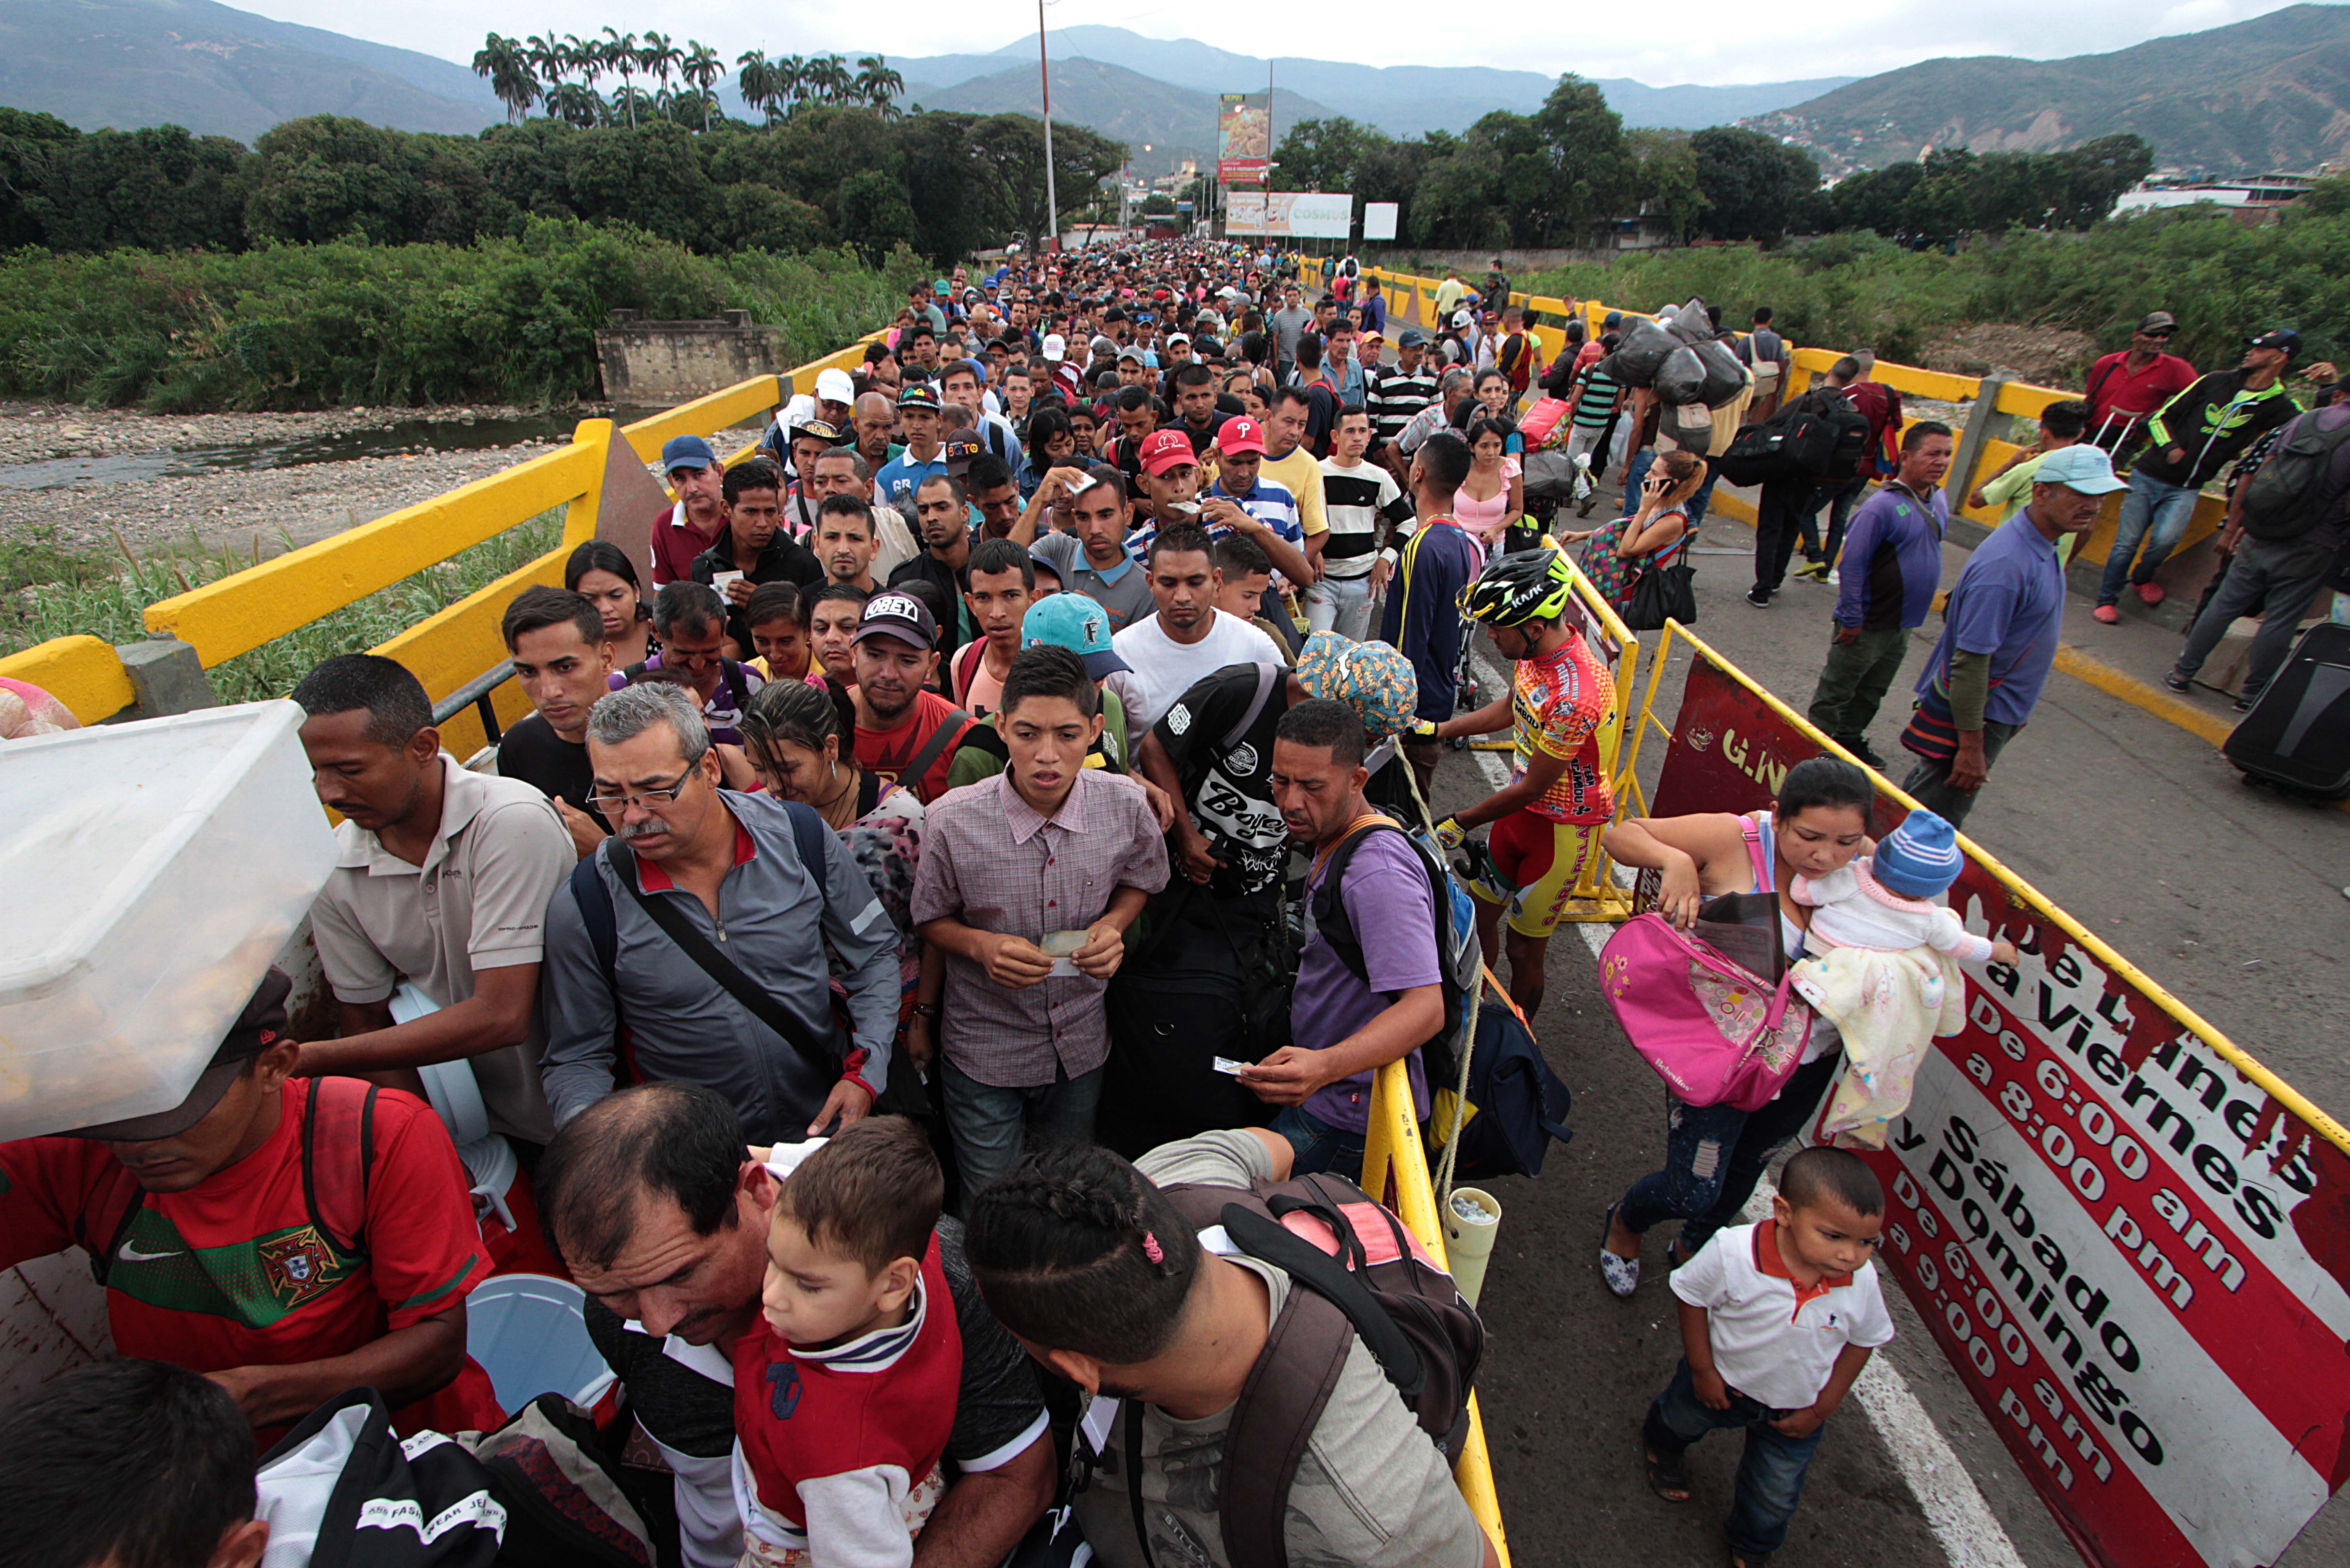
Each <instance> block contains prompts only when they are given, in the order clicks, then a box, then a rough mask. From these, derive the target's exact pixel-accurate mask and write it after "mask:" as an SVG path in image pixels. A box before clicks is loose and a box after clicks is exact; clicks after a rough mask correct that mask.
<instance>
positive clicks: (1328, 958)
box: [1240, 697, 1444, 1175]
mask: <svg viewBox="0 0 2350 1568" xmlns="http://www.w3.org/2000/svg"><path fill="white" fill-rule="evenodd" d="M1363 752H1364V737H1363V723H1362V721H1361V720H1360V719H1358V718H1357V717H1356V715H1355V711H1354V710H1353V709H1352V708H1349V707H1347V705H1346V704H1345V703H1342V702H1333V701H1328V700H1326V699H1324V698H1318V697H1317V698H1313V699H1310V700H1308V701H1304V702H1300V703H1297V704H1295V706H1294V707H1292V708H1291V709H1290V710H1289V711H1288V712H1286V713H1284V714H1283V715H1282V716H1281V722H1280V724H1279V725H1278V726H1276V727H1275V729H1274V742H1273V777H1272V783H1273V798H1274V804H1275V805H1278V806H1279V807H1280V808H1281V819H1282V821H1283V823H1284V825H1286V826H1287V827H1288V828H1289V831H1290V832H1291V833H1292V834H1293V835H1295V836H1296V837H1297V838H1299V839H1300V840H1302V841H1304V842H1305V843H1306V844H1308V845H1310V846H1312V847H1313V850H1314V870H1313V874H1312V876H1311V877H1309V878H1308V880H1307V884H1306V897H1307V898H1309V899H1311V898H1313V897H1314V896H1315V894H1316V893H1317V892H1319V891H1320V890H1321V887H1322V879H1323V877H1324V876H1325V875H1326V872H1327V871H1328V868H1329V867H1331V864H1332V861H1333V859H1334V852H1335V851H1336V850H1337V849H1338V847H1339V846H1341V845H1342V844H1344V843H1345V842H1346V841H1347V839H1349V838H1352V837H1355V836H1357V835H1358V834H1359V835H1361V837H1360V840H1359V842H1357V843H1356V844H1355V845H1354V846H1352V848H1351V850H1350V852H1349V853H1348V854H1347V856H1346V857H1345V860H1344V864H1345V872H1344V875H1343V877H1341V878H1340V882H1339V886H1338V890H1337V896H1338V901H1339V903H1340V904H1341V905H1342V906H1343V907H1344V909H1345V910H1346V914H1347V925H1348V926H1349V927H1350V928H1351V929H1352V930H1353V933H1354V937H1355V940H1357V942H1359V943H1360V944H1361V948H1360V951H1359V954H1358V955H1357V961H1358V962H1359V964H1360V968H1359V969H1357V967H1355V965H1354V964H1351V963H1349V962H1348V961H1347V959H1346V958H1344V957H1342V956H1340V954H1339V952H1338V950H1336V948H1334V947H1332V946H1331V944H1330V939H1329V937H1328V936H1327V935H1326V933H1322V932H1317V933H1316V934H1315V938H1314V940H1313V941H1312V942H1311V943H1310V944H1308V945H1307V947H1306V949H1305V954H1304V956H1303V957H1301V958H1300V959H1299V961H1298V964H1297V984H1296V988H1295V992H1293V995H1292V999H1291V1005H1290V1034H1291V1038H1292V1039H1293V1040H1294V1041H1295V1044H1290V1045H1284V1046H1283V1047H1282V1048H1281V1049H1280V1050H1278V1051H1276V1052H1274V1054H1272V1055H1270V1056H1267V1057H1266V1058H1265V1059H1264V1060H1263V1061H1262V1062H1258V1063H1256V1064H1253V1065H1251V1066H1247V1067H1243V1069H1242V1070H1241V1073H1240V1081H1241V1082H1242V1083H1243V1084H1244V1085H1247V1086H1248V1087H1249V1088H1250V1089H1251V1090H1252V1091H1253V1092H1254V1093H1255V1095H1256V1096H1257V1097H1258V1098H1260V1099H1262V1100H1263V1101H1264V1102H1265V1103H1266V1104H1267V1105H1274V1106H1281V1107H1282V1111H1281V1114H1280V1115H1279V1116H1276V1117H1274V1123H1273V1130H1274V1132H1277V1133H1279V1134H1281V1135H1282V1137H1284V1138H1286V1139H1288V1140H1289V1143H1290V1145H1291V1147H1294V1148H1295V1150H1296V1151H1297V1158H1296V1162H1295V1167H1294V1169H1295V1171H1296V1172H1297V1173H1298V1174H1300V1175H1304V1174H1306V1173H1308V1172H1311V1171H1316V1170H1332V1169H1336V1170H1342V1171H1351V1170H1354V1169H1356V1168H1358V1167H1359V1166H1360V1165H1361V1163H1362V1158H1363V1135H1364V1133H1365V1131H1366V1130H1367V1128H1368V1127H1369V1126H1370V1112H1371V1075H1372V1074H1373V1073H1374V1072H1375V1071H1377V1070H1378V1068H1380V1067H1384V1066H1386V1065H1387V1064H1388V1063H1389V1062H1393V1061H1396V1060H1398V1059H1399V1058H1401V1057H1405V1056H1409V1057H1410V1058H1411V1066H1410V1072H1411V1095H1412V1111H1413V1114H1414V1116H1417V1117H1418V1118H1419V1119H1420V1120H1422V1121H1425V1120H1426V1119H1427V1117H1428V1083H1427V1076H1426V1074H1425V1073H1424V1072H1423V1070H1422V1069H1421V1066H1420V1063H1419V1047H1420V1046H1421V1044H1424V1043H1426V1042H1427V1041H1428V1040H1429V1039H1430V1038H1431V1037H1433V1036H1434V1035H1435V1034H1437V1033H1439V1032H1440V1031H1441V1030H1442V1029H1443V1027H1444V989H1443V983H1442V982H1443V970H1442V968H1441V966H1440V961H1439V957H1438V954H1437V950H1436V905H1435V889H1433V888H1430V886H1429V880H1428V871H1427V868H1426V867H1425V866H1423V865H1422V863H1421V861H1420V858H1419V851H1417V850H1416V849H1414V848H1413V847H1412V846H1411V845H1410V843H1409V841H1408V840H1406V839H1405V837H1404V836H1403V835H1402V833H1401V832H1399V831H1395V830H1394V829H1395V824H1394V822H1393V821H1391V820H1390V819H1388V818H1387V817H1384V816H1381V815H1378V813H1376V812H1374V811H1373V810H1372V809H1371V808H1370V806H1369V805H1368V804H1367V802H1365V800H1364V799H1363V785H1364V784H1366V783H1367V782H1368V780H1369V778H1370V774H1369V773H1368V771H1367V770H1366V769H1365V768H1364V766H1363Z"/></svg>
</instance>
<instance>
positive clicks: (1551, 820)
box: [1419, 548, 1616, 1019]
mask: <svg viewBox="0 0 2350 1568" xmlns="http://www.w3.org/2000/svg"><path fill="white" fill-rule="evenodd" d="M1573 583H1574V574H1573V572H1572V570H1571V569H1570V568H1569V567H1568V566H1567V564H1566V557H1565V554H1564V553H1563V552H1561V551H1559V550H1556V549H1551V548H1544V549H1541V550H1521V551H1519V552H1518V553H1517V554H1515V555H1513V556H1502V557H1501V558H1500V559H1498V560H1496V561H1494V562H1492V564H1491V565H1489V566H1486V568H1485V569H1484V571H1483V572H1482V574H1481V575H1480V576H1478V578H1477V580H1476V582H1474V583H1472V584H1471V585H1470V588H1469V594H1468V597H1467V600H1466V603H1465V607H1466V608H1467V610H1468V612H1469V615H1470V618H1471V619H1473V620H1477V621H1481V622H1482V623H1483V624H1484V625H1485V626H1486V627H1487V628H1489V630H1490V631H1491V633H1492V639H1493V646H1494V648H1495V649H1498V650H1499V651H1500V652H1501V654H1502V656H1503V658H1504V659H1512V660H1513V661H1515V663H1516V666H1517V668H1516V670H1515V671H1514V673H1513V676H1512V678H1511V681H1510V694H1509V695H1508V696H1507V697H1503V698H1501V699H1499V700H1497V701H1492V702H1490V703H1488V704H1486V705H1485V706H1484V707H1482V708H1480V709H1479V710H1477V711H1475V712H1473V713H1463V714H1461V715H1460V716H1459V717H1458V718H1448V719H1446V720H1444V721H1443V722H1440V723H1438V724H1435V725H1433V726H1430V727H1429V728H1426V729H1423V730H1421V731H1420V732H1419V733H1420V734H1421V735H1423V736H1424V737H1425V738H1428V739H1431V740H1446V739H1450V738H1451V737H1452V736H1454V735H1490V734H1492V733H1493V732H1495V731H1497V730H1511V731H1512V732H1513V733H1512V736H1511V739H1512V742H1513V746H1514V748H1515V754H1514V755H1513V757H1512V759H1511V766H1510V782H1509V783H1508V784H1504V785H1503V786H1502V787H1501V788H1500V789H1498V790H1496V791H1494V792H1493V793H1492V794H1489V795H1487V796H1486V797H1485V798H1484V799H1483V800H1481V801H1479V802H1478V803H1477V804H1476V805H1471V806H1469V807H1467V808H1465V809H1464V810H1461V811H1459V812H1456V813H1454V814H1453V815H1451V816H1450V817H1447V818H1446V819H1445V820H1444V821H1442V822H1440V823H1439V824H1437V826H1436V836H1437V838H1438V839H1439V840H1440V842H1441V843H1442V844H1443V845H1444V846H1445V847H1446V848H1447V849H1456V848H1458V847H1460V846H1461V840H1462V839H1463V838H1465V837H1466V836H1468V834H1469V831H1470V829H1471V828H1474V827H1479V826H1483V825H1484V824H1486V823H1492V825H1493V831H1492V835H1491V836H1490V838H1489V841H1488V850H1489V853H1490V856H1491V859H1492V871H1491V874H1490V875H1489V876H1485V877H1480V878H1479V879H1478V880H1477V881H1475V882H1473V883H1471V885H1470V891H1471V893H1473V894H1474V895H1475V896H1476V898H1477V934H1478V938H1479V940H1480V941H1481V942H1482V944H1483V946H1484V949H1485V961H1486V962H1487V963H1488V964H1491V963H1492V962H1494V961H1496V960H1497V959H1498V958H1499V957H1500V948H1501V945H1502V944H1501V941H1500V940H1499V939H1500V936H1501V924H1502V916H1503V913H1504V912H1505V911H1506V912H1507V913H1508V915H1509V917H1510V929H1509V937H1508V947H1509V955H1510V996H1511V999H1512V1000H1513V1001H1514V1002H1516V1003H1517V1004H1518V1006H1519V1008H1520V1010H1521V1011H1523V1012H1524V1013H1525V1015H1526V1016H1527V1018H1529V1019H1532V1018H1533V1017H1534V1014H1535V1013H1537V1012H1540V1011H1541V1010H1542V1001H1543V957H1544V953H1545V951H1546V950H1548V949H1549V947H1550V939H1551V933H1552V932H1554V931H1555V930H1556V929H1558V923H1559V920H1560V919H1562V918H1563V917H1564V916H1565V913H1566V905H1567V900H1568V899H1569V898H1572V897H1573V895H1574V889H1575V884H1576V882H1578V881H1580V880H1581V879H1582V877H1583V874H1584V872H1585V870H1586V868H1587V867H1589V866H1590V865H1591V864H1592V861H1593V857H1595V856H1596V855H1597V854H1598V852H1599V838H1600V835H1601V834H1602V833H1603V832H1604V831H1605V830H1606V828H1607V822H1608V819H1609V818H1610V817H1611V816H1613V815H1615V812H1616V798H1615V795H1614V794H1613V792H1612V790H1611V788H1610V786H1609V784H1608V779H1607V770H1608V767H1609V765H1610V763H1612V761H1613V756H1612V746H1611V743H1610V741H1609V737H1608V727H1609V723H1610V722H1611V721H1612V720H1613V719H1614V717H1615V713H1616V682H1615V677H1614V676H1613V675H1612V674H1610V673H1609V671H1608V669H1607V662H1606V661H1605V660H1604V659H1601V658H1600V657H1599V655H1598V654H1596V652H1594V651H1593V650H1592V648H1591V645H1590V644H1589V643H1587V642H1586V641H1585V640H1584V639H1583V638H1582V636H1581V635H1580V634H1579V633H1578V632H1577V631H1576V630H1575V623H1574V621H1573V619H1572V618H1571V617H1572V614H1573V611H1574V595H1575V590H1574V587H1573Z"/></svg>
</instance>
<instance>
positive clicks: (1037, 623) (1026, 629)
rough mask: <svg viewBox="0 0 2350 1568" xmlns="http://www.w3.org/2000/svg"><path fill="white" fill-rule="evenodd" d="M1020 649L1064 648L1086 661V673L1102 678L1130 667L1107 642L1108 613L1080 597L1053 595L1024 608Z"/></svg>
mask: <svg viewBox="0 0 2350 1568" xmlns="http://www.w3.org/2000/svg"><path fill="white" fill-rule="evenodd" d="M1020 646H1021V647H1023V648H1066V649H1068V650H1069V651H1070V652H1071V653H1074V654H1076V656H1077V657H1078V658H1080V659H1084V660H1085V661H1086V673H1087V675H1090V676H1092V677H1093V678H1094V679H1095V680H1100V679H1101V678H1102V677H1103V676H1105V675H1110V674H1113V673H1115V672H1117V671H1118V670H1131V669H1133V668H1134V667H1133V666H1132V665H1130V664H1128V663H1127V661H1126V660H1125V659H1121V658H1119V657H1118V649H1117V647H1116V645H1115V644H1113V643H1112V642H1111V641H1110V632H1109V612H1108V611H1107V610H1106V609H1104V608H1102V607H1101V606H1099V605H1097V604H1096V603H1095V602H1094V601H1093V600H1092V599H1090V598H1087V597H1086V596H1085V595H1083V594H1075V593H1061V594H1054V595H1052V596H1050V597H1046V598H1041V599H1038V600H1037V601H1036V602H1035V604H1033V605H1030V606H1029V607H1028V613H1027V614H1026V615H1024V616H1023V617H1021V618H1020Z"/></svg>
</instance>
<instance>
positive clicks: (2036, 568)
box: [1901, 442, 2123, 826]
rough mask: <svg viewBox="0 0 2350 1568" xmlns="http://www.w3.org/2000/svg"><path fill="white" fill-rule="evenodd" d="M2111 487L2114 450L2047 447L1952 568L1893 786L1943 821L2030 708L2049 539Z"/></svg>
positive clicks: (2058, 576) (2052, 608)
mask: <svg viewBox="0 0 2350 1568" xmlns="http://www.w3.org/2000/svg"><path fill="white" fill-rule="evenodd" d="M2122 488H2123V483H2122V482H2121V481H2120V480H2118V479H2116V478H2115V477H2114V464H2113V460H2112V459H2111V458H2109V457H2107V456H2106V454H2105V452H2101V451H2099V450H2098V449H2097V448H2095V447H2094V446H2091V445H2089V444H2088V443H2086V442H2083V443H2082V444H2081V445H2079V446H2068V447H2062V448H2059V449H2058V450H2057V451H2055V452H2050V453H2049V454H2048V456H2047V457H2045V458H2044V459H2043V460H2042V461H2041V464H2040V468H2039V471H2038V472H2036V473H2034V474H2033V483H2032V501H2031V504H2029V505H2027V506H2025V507H2024V509H2023V510H2022V511H2021V512H2019V513H2017V514H2015V515H2014V516H2012V517H2011V518H2009V519H2008V520H2007V521H2006V522H2004V523H2002V524H2000V525H1999V527H1998V529H1997V530H1996V531H1994V532H1993V533H1992V535H1991V537H1990V538H1988V539H1986V540H1984V541H1983V542H1982V543H1981V545H1977V546H1976V547H1975V553H1974V555H1973V556H1971V557H1970V559H1969V560H1968V562H1967V566H1966V570H1964V571H1963V572H1960V574H1959V585H1958V587H1954V588H1952V589H1951V590H1950V606H1949V607H1948V608H1947V609H1946V610H1945V611H1944V612H1943V625H1942V636H1941V639H1940V640H1939V641H1937V642H1936V643H1935V644H1934V652H1933V655H1932V657H1930V658H1929V659H1927V661H1926V668H1925V670H1923V671H1922V672H1921V673H1920V674H1919V675H1918V688H1917V690H1918V711H1917V713H1916V714H1915V715H1914V716H1913V717H1912V718H1911V719H1910V721H1909V727H1908V729H1907V730H1904V731H1903V732H1901V743H1902V744H1903V745H1905V746H1907V747H1908V748H1909V750H1911V751H1913V752H1915V753H1918V765H1917V766H1916V767H1914V768H1912V769H1910V770H1909V776H1908V778H1906V779H1904V780H1903V781H1902V782H1901V787H1902V788H1903V789H1905V790H1907V791H1908V792H1909V794H1912V795H1914V796H1915V797H1916V798H1917V800H1918V804H1919V805H1923V806H1925V807H1926V808H1927V809H1928V810H1929V811H1934V812H1939V813H1940V814H1941V815H1943V816H1944V817H1946V818H1948V819H1949V820H1950V823H1951V824H1952V825H1953V826H1955V825H1957V824H1960V823H1962V822H1964V821H1965V820H1966V815H1967V813H1968V812H1969V811H1970V810H1971V809H1973V806H1974V804H1975V794H1976V792H1977V791H1978V790H1980V789H1981V787H1982V783H1983V780H1984V779H1985V778H1987V777H1988V776H1990V774H1991V763H1994V762H1996V761H1998V760H1999V753H2000V752H2001V750H2002V748H2004V747H2005V746H2006V744H2007V742H2009V741H2010V740H2012V739H2013V738H2014V735H2015V732H2017V731H2018V730H2021V729H2022V728H2023V725H2024V722H2025V721H2026V720H2028V719H2030V718H2031V717H2032V710H2033V705H2034V704H2035V703H2037V702H2038V701H2040V689H2041V688H2042V687H2043V686H2044V685H2045V684H2047V680H2048V671H2049V669H2050V667H2051V666H2053V665H2054V663H2055V662H2056V633H2057V628H2058V627H2059V625H2060V624H2061V623H2062V622H2063V620H2064V567H2063V566H2062V565H2060V564H2059V563H2058V561H2057V559H2056V542H2057V541H2058V540H2059V539H2062V538H2063V537H2064V535H2067V534H2082V535H2085V534H2086V533H2088V532H2089V530H2090V529H2092V528H2094V527H2095V526H2096V524H2097V507H2098V505H2099V504H2100V503H2102V502H2103V501H2104V499H2105V498H2106V496H2107V495H2109V494H2111V493H2113V492H2115V491H2116V490H2120V489H2122Z"/></svg>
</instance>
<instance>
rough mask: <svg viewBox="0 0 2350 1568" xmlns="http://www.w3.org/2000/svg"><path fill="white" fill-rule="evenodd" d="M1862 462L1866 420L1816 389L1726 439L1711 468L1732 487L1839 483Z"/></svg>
mask: <svg viewBox="0 0 2350 1568" xmlns="http://www.w3.org/2000/svg"><path fill="white" fill-rule="evenodd" d="M1867 457H1868V418H1867V416H1866V415H1865V414H1863V413H1862V412H1861V411H1860V410H1858V409H1856V408H1855V407H1853V406H1852V402H1851V400H1849V399H1847V398H1846V397H1845V396H1844V395H1843V394H1842V393H1840V392H1837V391H1835V389H1832V388H1817V389H1814V390H1812V391H1809V392H1806V393H1804V395H1803V396H1802V397H1799V398H1797V399H1795V400H1794V401H1793V402H1791V403H1789V404H1787V405H1786V406H1785V407H1784V408H1782V409H1781V410H1779V411H1778V412H1777V413H1775V414H1773V415H1772V416H1771V417H1770V418H1769V419H1767V420H1765V421H1763V422H1762V423H1760V424H1752V425H1747V426H1745V427H1744V428H1743V429H1742V430H1740V431H1739V432H1738V434H1737V435H1736V436H1735V437H1733V438H1731V442H1730V446H1729V448H1728V449H1727V450H1726V451H1724V452H1722V454H1721V458H1720V459H1719V461H1718V462H1717V463H1716V466H1717V467H1718V468H1719V469H1720V470H1721V477H1722V478H1724V479H1726V480H1728V481H1729V482H1730V483H1732V484H1740V485H1744V484H1768V483H1773V481H1777V480H1790V479H1807V480H1810V481H1812V482H1813V483H1815V484H1841V483H1845V482H1846V481H1847V480H1849V479H1851V478H1852V477H1853V475H1855V474H1856V473H1858V472H1860V465H1861V464H1862V463H1863V462H1866V460H1867Z"/></svg>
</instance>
